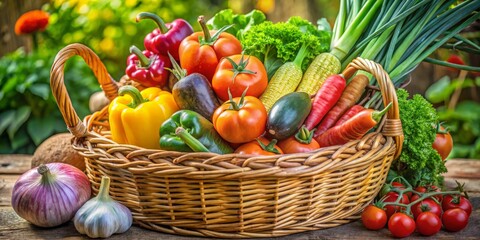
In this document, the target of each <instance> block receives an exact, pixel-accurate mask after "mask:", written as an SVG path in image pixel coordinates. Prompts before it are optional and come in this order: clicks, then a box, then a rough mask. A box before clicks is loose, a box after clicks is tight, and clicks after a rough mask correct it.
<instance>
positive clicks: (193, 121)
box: [160, 110, 233, 154]
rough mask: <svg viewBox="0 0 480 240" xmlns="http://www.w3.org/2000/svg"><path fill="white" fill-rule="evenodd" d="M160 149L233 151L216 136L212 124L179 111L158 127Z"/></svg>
mask: <svg viewBox="0 0 480 240" xmlns="http://www.w3.org/2000/svg"><path fill="white" fill-rule="evenodd" d="M160 136H161V137H160V148H161V149H164V150H169V151H179V152H192V151H195V152H214V153H219V154H226V153H232V152H233V150H232V148H231V147H230V145H228V143H227V142H225V141H224V140H223V139H222V138H221V137H220V135H218V133H217V131H216V130H215V128H213V124H212V123H211V122H210V121H208V120H207V119H206V118H205V117H203V116H202V115H200V114H198V113H196V112H194V111H190V110H180V111H177V112H176V113H174V114H173V115H172V116H171V117H170V118H169V119H167V120H166V121H165V122H164V123H163V124H162V126H161V127H160Z"/></svg>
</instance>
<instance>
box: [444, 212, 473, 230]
mask: <svg viewBox="0 0 480 240" xmlns="http://www.w3.org/2000/svg"><path fill="white" fill-rule="evenodd" d="M442 222H443V226H444V227H445V229H447V230H448V231H450V232H458V231H460V230H462V229H464V228H465V227H466V226H467V224H468V214H467V212H465V210H463V209H460V208H452V209H448V210H447V211H445V212H444V213H443V216H442Z"/></svg>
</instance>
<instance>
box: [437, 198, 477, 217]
mask: <svg viewBox="0 0 480 240" xmlns="http://www.w3.org/2000/svg"><path fill="white" fill-rule="evenodd" d="M442 208H443V211H447V210H448V209H452V208H460V209H463V210H464V211H465V212H466V213H467V214H468V216H470V214H471V213H472V204H471V203H470V201H469V200H468V199H466V198H465V197H464V196H460V195H453V196H452V195H447V196H445V197H444V198H443V201H442Z"/></svg>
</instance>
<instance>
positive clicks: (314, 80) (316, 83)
mask: <svg viewBox="0 0 480 240" xmlns="http://www.w3.org/2000/svg"><path fill="white" fill-rule="evenodd" d="M340 68H341V63H340V60H338V58H337V57H336V56H335V55H333V54H331V53H328V52H326V53H321V54H319V55H318V56H317V57H315V59H314V60H313V61H312V63H310V65H309V66H308V68H307V70H306V71H305V74H304V75H303V78H302V81H301V82H300V84H299V85H298V88H297V90H296V91H297V92H306V93H308V94H310V95H313V94H315V93H317V91H318V89H320V87H321V86H322V84H323V82H325V79H327V77H328V76H330V75H333V74H337V73H339V72H340Z"/></svg>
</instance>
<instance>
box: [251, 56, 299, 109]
mask: <svg viewBox="0 0 480 240" xmlns="http://www.w3.org/2000/svg"><path fill="white" fill-rule="evenodd" d="M301 80H302V69H301V68H300V66H297V65H296V64H295V63H293V62H287V63H285V64H283V65H282V66H281V67H280V68H278V70H277V71H276V72H275V74H274V75H273V77H272V79H271V80H270V82H269V83H268V86H267V89H265V92H264V93H263V94H262V96H260V101H262V103H263V105H265V108H266V109H267V112H268V111H270V108H271V107H272V106H273V104H274V103H275V102H276V101H277V100H278V99H279V98H281V97H282V96H284V95H286V94H288V93H291V92H294V91H295V89H296V88H297V86H298V83H300V81H301Z"/></svg>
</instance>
